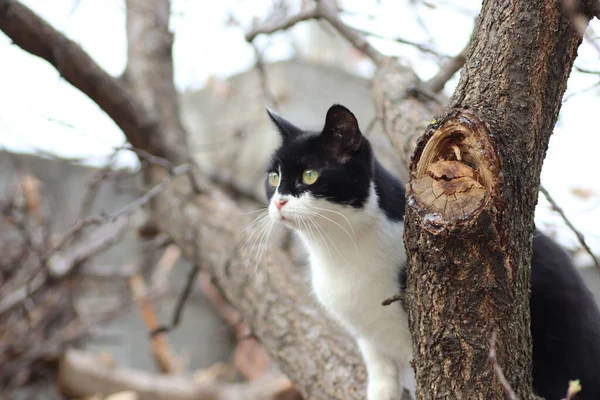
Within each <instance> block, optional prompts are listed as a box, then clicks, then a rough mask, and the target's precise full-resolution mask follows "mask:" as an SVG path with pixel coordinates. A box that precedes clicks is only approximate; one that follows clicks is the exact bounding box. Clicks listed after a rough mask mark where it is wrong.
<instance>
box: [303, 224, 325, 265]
mask: <svg viewBox="0 0 600 400" xmlns="http://www.w3.org/2000/svg"><path fill="white" fill-rule="evenodd" d="M305 217H306V219H307V220H308V222H310V223H311V224H312V225H313V226H315V228H316V231H317V233H318V234H319V236H321V239H323V244H324V245H325V248H326V249H327V253H328V254H329V261H330V262H331V261H332V256H331V250H329V245H328V244H327V241H326V240H325V237H324V236H323V234H322V233H321V232H320V231H319V227H318V226H317V224H315V222H314V221H312V220H311V218H310V216H308V215H306V216H305ZM305 226H306V227H307V229H308V230H309V231H310V232H311V233H312V238H313V241H315V242H316V241H317V236H316V235H315V234H314V232H313V230H312V228H311V227H310V225H309V224H307V223H306V222H305Z"/></svg>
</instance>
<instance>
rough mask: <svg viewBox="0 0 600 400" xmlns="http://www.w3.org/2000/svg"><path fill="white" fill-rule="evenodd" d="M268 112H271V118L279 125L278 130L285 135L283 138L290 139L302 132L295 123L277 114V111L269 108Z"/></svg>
mask: <svg viewBox="0 0 600 400" xmlns="http://www.w3.org/2000/svg"><path fill="white" fill-rule="evenodd" d="M267 114H269V118H271V121H273V123H274V124H275V126H277V130H278V131H279V133H280V134H281V136H282V137H283V140H287V139H290V138H292V137H294V136H296V135H298V133H300V132H301V131H300V129H298V128H297V127H296V126H294V124H292V123H291V122H289V121H288V120H286V119H285V118H283V117H282V116H281V115H279V114H277V113H276V112H275V111H273V110H270V109H269V108H267Z"/></svg>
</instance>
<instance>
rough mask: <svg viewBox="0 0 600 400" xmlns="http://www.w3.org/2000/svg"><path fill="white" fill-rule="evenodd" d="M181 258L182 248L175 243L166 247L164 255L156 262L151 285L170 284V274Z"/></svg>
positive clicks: (162, 286) (161, 286)
mask: <svg viewBox="0 0 600 400" xmlns="http://www.w3.org/2000/svg"><path fill="white" fill-rule="evenodd" d="M180 258H181V249H180V248H179V247H178V246H177V245H174V244H170V245H168V246H167V247H166V248H165V251H164V252H163V255H162V257H161V258H160V260H158V263H156V267H155V268H154V271H153V272H152V278H151V283H150V284H151V286H152V287H153V288H165V287H166V286H167V284H168V282H167V281H168V278H169V274H170V273H171V271H172V270H173V267H175V264H177V261H179V259H180Z"/></svg>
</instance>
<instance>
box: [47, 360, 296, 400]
mask: <svg viewBox="0 0 600 400" xmlns="http://www.w3.org/2000/svg"><path fill="white" fill-rule="evenodd" d="M59 381H60V385H61V388H62V389H63V391H64V392H65V393H67V394H69V395H70V396H73V397H75V396H79V397H83V396H91V395H94V394H96V393H102V394H105V395H106V394H111V393H117V392H121V391H125V390H131V391H134V392H136V393H137V394H138V395H139V399H140V400H276V399H279V398H280V397H278V396H280V395H283V394H284V393H286V392H287V391H288V390H289V388H290V382H289V381H288V380H287V379H285V378H281V377H267V378H266V379H264V380H260V381H256V382H250V383H240V384H233V383H223V382H219V381H212V382H211V381H207V380H206V379H202V380H201V381H200V382H197V381H196V380H195V379H194V376H177V375H176V376H164V375H154V374H150V373H147V372H143V371H138V370H134V369H129V368H124V367H119V366H115V365H111V364H110V363H109V364H108V365H107V363H106V362H105V361H103V359H102V358H101V357H98V356H95V355H92V354H89V353H85V352H82V351H77V350H67V351H66V352H65V354H64V355H63V357H62V358H61V360H60V364H59Z"/></svg>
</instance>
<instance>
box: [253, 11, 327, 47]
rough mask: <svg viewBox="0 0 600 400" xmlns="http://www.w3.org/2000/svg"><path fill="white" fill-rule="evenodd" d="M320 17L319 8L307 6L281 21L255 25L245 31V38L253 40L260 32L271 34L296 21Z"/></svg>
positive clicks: (288, 26) (291, 25) (294, 23)
mask: <svg viewBox="0 0 600 400" xmlns="http://www.w3.org/2000/svg"><path fill="white" fill-rule="evenodd" d="M315 18H320V15H319V10H318V9H317V7H316V6H312V7H310V8H307V9H306V10H302V11H300V12H299V13H298V14H295V15H293V16H291V17H289V18H287V19H285V20H283V21H278V22H274V23H270V24H265V25H263V26H256V27H254V28H253V29H252V30H250V31H249V32H248V33H246V40H247V41H248V42H252V41H254V38H256V37H257V36H258V35H262V34H267V35H268V34H271V33H275V32H277V31H284V30H286V29H290V28H291V27H293V26H294V25H296V24H297V23H298V22H302V21H306V20H309V19H315Z"/></svg>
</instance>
